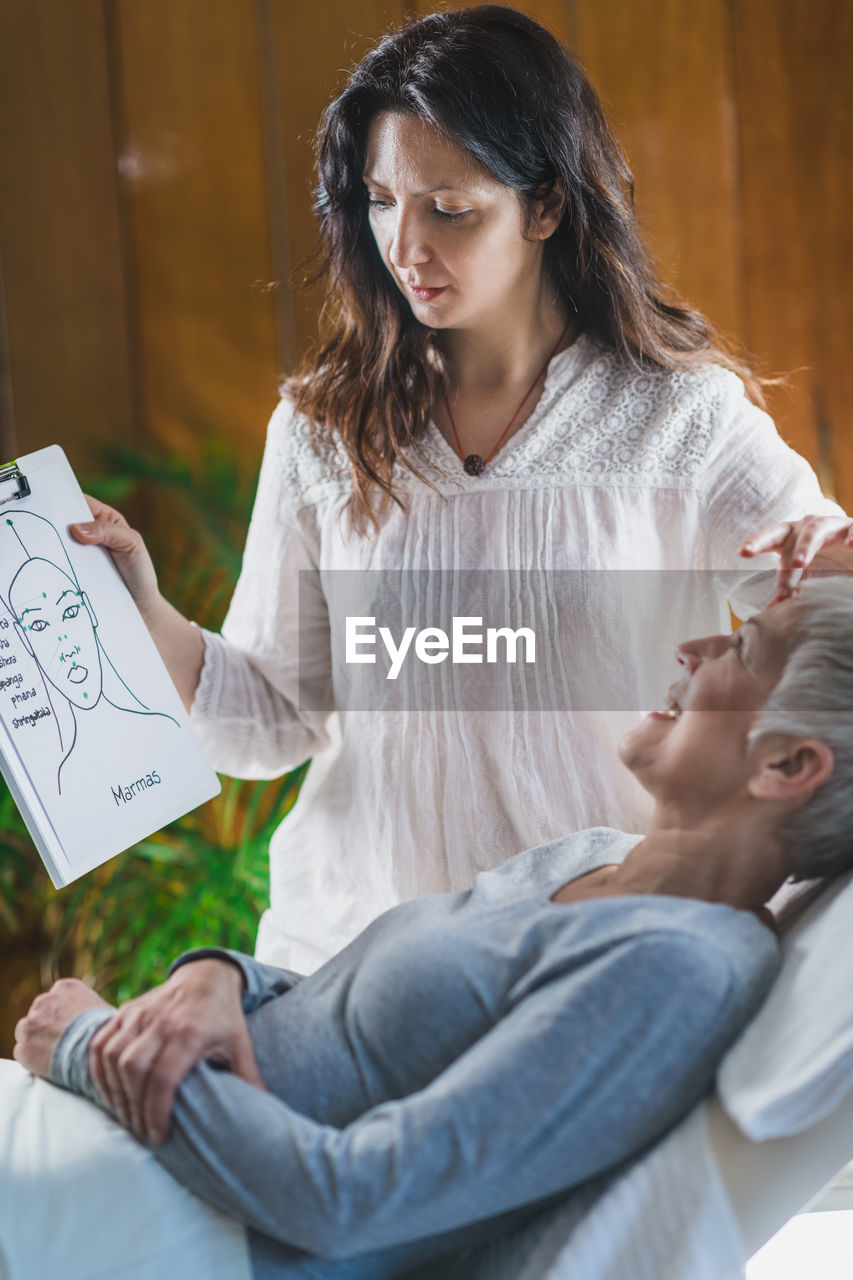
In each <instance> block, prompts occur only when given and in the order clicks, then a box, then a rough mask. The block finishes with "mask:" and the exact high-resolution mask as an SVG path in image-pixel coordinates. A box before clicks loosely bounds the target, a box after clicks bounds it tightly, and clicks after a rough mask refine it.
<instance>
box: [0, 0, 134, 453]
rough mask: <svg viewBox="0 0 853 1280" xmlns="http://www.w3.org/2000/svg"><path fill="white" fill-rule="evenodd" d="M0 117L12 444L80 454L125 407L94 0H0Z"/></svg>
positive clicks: (119, 428)
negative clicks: (53, 446)
mask: <svg viewBox="0 0 853 1280" xmlns="http://www.w3.org/2000/svg"><path fill="white" fill-rule="evenodd" d="M0 119H2V121H3V128H2V130H0V188H2V191H3V199H2V201H0V245H2V257H3V273H4V290H5V300H6V317H7V330H8V354H9V361H10V365H11V378H10V381H11V390H12V398H13V401H14V408H15V417H16V427H17V430H16V435H17V441H16V449H17V451H18V452H20V453H24V452H26V451H28V450H30V449H35V448H39V447H41V446H42V445H45V444H48V443H50V442H51V441H54V440H61V441H62V443H63V444H64V445H65V446H66V448H67V449H68V450H69V452H70V454H71V456H72V458H73V459H74V460H75V461H76V462H77V463H78V464H81V465H82V464H86V463H88V461H89V457H88V456H87V455H88V454H89V446H90V445H91V444H92V443H93V442H95V441H98V440H102V439H110V438H116V437H119V438H127V437H129V436H131V435H132V434H133V431H134V418H135V415H134V397H133V385H132V378H131V372H130V370H131V366H130V354H129V347H128V340H127V296H126V281H125V274H124V268H123V260H122V252H121V234H120V218H119V206H118V194H117V184H116V177H115V157H114V145H113V132H112V110H111V101H110V82H109V75H108V62H107V47H106V37H105V30H104V19H103V5H102V0H76V3H75V4H73V5H69V4H55V3H50V0H4V4H3V5H2V7H0ZM7 403H8V400H7Z"/></svg>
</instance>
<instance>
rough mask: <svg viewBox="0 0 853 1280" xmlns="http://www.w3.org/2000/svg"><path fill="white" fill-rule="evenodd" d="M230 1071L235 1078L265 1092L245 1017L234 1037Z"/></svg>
mask: <svg viewBox="0 0 853 1280" xmlns="http://www.w3.org/2000/svg"><path fill="white" fill-rule="evenodd" d="M231 1070H232V1071H233V1072H234V1074H235V1076H240V1078H241V1079H242V1080H246V1081H248V1083H249V1084H253V1085H255V1086H256V1088H258V1089H263V1090H265V1091H266V1087H267V1086H266V1084H265V1083H264V1078H263V1076H262V1075H261V1073H260V1071H259V1070H258V1060H257V1058H256V1057H255V1047H254V1045H253V1044H252V1037H251V1036H250V1035H249V1027H248V1024H247V1022H246V1019H245V1017H244V1018H243V1025H242V1029H241V1030H240V1031H238V1032H237V1034H236V1035H235V1037H234V1051H233V1053H232V1056H231Z"/></svg>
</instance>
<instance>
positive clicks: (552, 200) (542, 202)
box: [531, 178, 566, 240]
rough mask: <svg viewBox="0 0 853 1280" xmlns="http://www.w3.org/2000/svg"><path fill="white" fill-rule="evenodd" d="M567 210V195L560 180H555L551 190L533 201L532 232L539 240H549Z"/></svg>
mask: <svg viewBox="0 0 853 1280" xmlns="http://www.w3.org/2000/svg"><path fill="white" fill-rule="evenodd" d="M565 208H566V193H565V190H564V188H563V184H562V182H561V181H560V179H559V178H555V179H554V182H553V185H552V186H551V188H550V190H548V191H546V192H545V194H544V195H543V196H541V197H539V198H538V199H534V200H533V221H532V224H531V230H532V232H533V235H534V237H535V238H536V239H537V240H547V239H548V237H549V236H552V235H553V234H554V232H555V231H556V230H557V227H558V226H559V225H560V223H561V221H562V218H563V213H564V212H565Z"/></svg>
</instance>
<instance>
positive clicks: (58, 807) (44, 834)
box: [0, 445, 220, 888]
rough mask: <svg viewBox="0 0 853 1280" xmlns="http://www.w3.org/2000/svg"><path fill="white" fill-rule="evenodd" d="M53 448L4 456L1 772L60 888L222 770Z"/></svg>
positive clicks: (169, 817) (161, 821)
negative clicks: (87, 536) (78, 529)
mask: <svg viewBox="0 0 853 1280" xmlns="http://www.w3.org/2000/svg"><path fill="white" fill-rule="evenodd" d="M90 519H91V513H90V511H89V507H88V504H87V502H86V499H85V498H84V496H83V492H82V490H81V488H80V486H79V484H78V483H77V480H76V477H75V476H74V473H73V471H72V469H71V466H70V465H69V463H68V459H67V458H66V456H65V453H64V452H63V450H62V449H61V448H60V447H59V445H50V446H48V448H46V449H40V450H38V451H37V452H35V453H31V454H27V455H26V456H24V457H21V458H18V459H17V460H16V461H14V462H11V463H8V464H6V465H5V466H2V467H0V773H2V775H3V778H4V780H5V782H6V785H7V786H8V788H9V791H10V792H11V794H12V797H13V799H14V801H15V803H16V805H17V806H18V809H19V810H20V812H21V816H22V817H23V819H24V822H25V823H26V825H27V829H28V830H29V832H30V835H31V836H32V839H33V842H34V844H35V846H36V848H37V850H38V852H39V854H40V855H41V858H42V861H43V862H44V864H45V866H46V868H47V871H48V874H49V876H50V878H51V880H52V882H53V884H54V885H55V886H56V888H61V887H62V886H63V885H66V884H70V883H71V881H73V880H76V879H78V878H79V877H80V876H82V875H84V874H85V873H86V872H87V871H91V870H92V869H93V868H94V867H97V866H100V865H101V864H102V863H104V862H106V861H108V860H109V859H110V858H113V857H115V856H116V855H117V854H119V853H121V852H122V851H124V850H126V849H128V848H130V847H131V846H132V845H134V844H136V843H137V841H139V840H143V839H145V838H146V837H147V836H150V835H152V834H153V832H155V831H159V830H160V828H161V827H164V826H166V825H167V824H168V823H169V822H172V821H173V820H174V819H175V818H179V817H181V816H182V815H183V814H185V813H188V812H189V811H190V810H191V809H194V808H196V807H197V806H198V805H200V804H202V803H203V802H204V801H206V800H209V799H211V798H212V797H213V796H215V795H217V794H218V792H219V790H220V785H219V780H218V778H217V776H216V774H215V773H214V771H213V769H212V768H211V766H210V764H209V762H208V760H207V758H206V757H205V755H204V753H203V751H202V749H201V746H200V745H199V743H198V741H197V739H196V737H195V735H194V733H193V730H192V728H191V726H190V723H189V718H188V716H187V713H186V711H185V709H184V706H183V703H182V702H181V699H180V697H179V695H178V692H177V690H176V689H175V686H174V685H173V684H172V681H171V678H170V676H169V673H168V671H167V670H166V667H165V665H164V663H163V660H162V658H161V657H160V654H159V652H158V650H157V647H156V645H155V644H154V641H153V640H152V638H151V635H150V634H149V632H148V628H147V627H146V625H145V623H144V621H143V619H142V616H141V615H140V613H139V610H138V609H137V608H136V605H135V604H134V602H133V598H132V597H131V594H130V592H129V591H128V589H127V587H126V586H125V583H124V581H123V579H122V577H121V575H120V574H119V572H118V570H117V569H116V567H115V565H114V563H113V561H112V557H111V556H110V554H109V552H108V551H106V550H105V549H104V548H103V547H97V546H83V545H81V544H80V543H78V542H76V541H75V540H74V539H73V538H72V537H71V535H70V534H69V533H68V526H69V524H73V523H76V522H78V521H88V520H90Z"/></svg>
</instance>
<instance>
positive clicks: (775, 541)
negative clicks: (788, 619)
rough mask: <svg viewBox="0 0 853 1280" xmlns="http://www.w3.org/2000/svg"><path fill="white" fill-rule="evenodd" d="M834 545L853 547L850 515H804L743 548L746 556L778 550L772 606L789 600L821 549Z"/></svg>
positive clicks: (759, 535) (758, 535)
mask: <svg viewBox="0 0 853 1280" xmlns="http://www.w3.org/2000/svg"><path fill="white" fill-rule="evenodd" d="M833 542H843V543H844V544H845V545H848V546H849V545H853V524H851V522H850V520H849V519H848V517H846V516H804V517H803V518H802V519H801V520H795V521H789V522H787V523H785V524H775V525H770V526H769V527H768V528H766V529H761V530H759V531H758V533H755V534H753V535H752V537H750V538H748V539H747V541H746V542H744V544H743V545H742V547H741V548H740V554H741V555H742V556H746V557H752V556H756V555H761V554H763V553H765V552H769V551H774V552H776V553H777V554H778V556H779V575H778V578H777V580H776V591H775V593H774V596H773V599H772V600H771V601H770V604H771V605H774V604H778V603H779V602H780V601H781V600H787V599H789V598H790V597H791V596H792V595H793V594H794V592H795V591H796V589H797V587H798V586H799V584H800V581H801V579H802V577H803V573H804V571H805V570H806V569H807V567H808V566H809V565H810V564H812V562H813V561H814V559H815V557H816V556H817V555H818V553H819V552H820V551H821V549H822V548H823V547H825V546H827V545H828V544H830V543H833Z"/></svg>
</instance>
